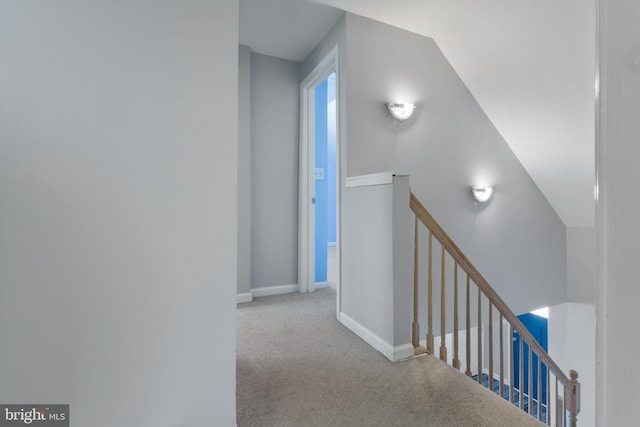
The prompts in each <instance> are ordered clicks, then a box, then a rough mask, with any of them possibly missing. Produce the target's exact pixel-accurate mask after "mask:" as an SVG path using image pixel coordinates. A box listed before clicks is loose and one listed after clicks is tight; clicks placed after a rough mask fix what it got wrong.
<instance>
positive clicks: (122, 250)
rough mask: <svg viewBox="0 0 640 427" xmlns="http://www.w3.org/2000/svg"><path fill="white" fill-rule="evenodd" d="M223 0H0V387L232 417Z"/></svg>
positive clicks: (232, 157) (79, 413)
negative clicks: (49, 0) (0, 361)
mask: <svg viewBox="0 0 640 427" xmlns="http://www.w3.org/2000/svg"><path fill="white" fill-rule="evenodd" d="M237 3H238V2H237V1H236V0H217V1H216V2H202V1H196V0H185V1H180V2H175V1H169V0H153V1H152V0H134V1H131V0H128V1H124V0H118V1H108V2H104V1H98V0H82V1H79V0H58V1H56V2H47V1H39V2H36V1H29V2H25V1H21V0H0V10H1V11H2V12H1V13H0V52H2V61H1V64H0V93H1V95H0V176H1V177H2V178H1V179H0V199H1V200H2V203H1V204H0V234H1V235H2V238H1V239H0V342H2V345H0V360H2V363H0V401H1V402H4V403H70V405H71V424H72V425H76V426H95V427H103V426H104V427H111V426H141V427H143V426H149V427H162V426H167V427H168V426H172V425H183V426H205V425H206V426H210V425H216V426H221V427H231V426H235V326H234V325H235V311H234V310H235V292H236V265H237V259H236V257H237V254H236V242H237V230H236V224H237V220H236V203H237V201H236V180H237V104H236V100H237V79H238V68H237V67H238V56H237V55H238V40H237V32H238V16H237V15H238V4H237ZM221 100H222V101H223V102H221Z"/></svg>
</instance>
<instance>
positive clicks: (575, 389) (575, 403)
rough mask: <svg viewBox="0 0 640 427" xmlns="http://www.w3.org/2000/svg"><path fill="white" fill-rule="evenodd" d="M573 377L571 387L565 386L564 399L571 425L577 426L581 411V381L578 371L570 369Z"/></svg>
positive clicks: (571, 426)
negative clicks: (579, 380)
mask: <svg viewBox="0 0 640 427" xmlns="http://www.w3.org/2000/svg"><path fill="white" fill-rule="evenodd" d="M569 376H570V377H571V387H565V389H564V390H565V391H564V392H565V396H564V401H565V402H566V403H565V404H566V405H567V407H566V409H567V411H569V426H570V427H577V425H578V413H580V383H579V382H578V373H577V372H576V371H574V370H573V369H572V370H571V371H569Z"/></svg>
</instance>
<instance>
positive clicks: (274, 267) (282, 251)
mask: <svg viewBox="0 0 640 427" xmlns="http://www.w3.org/2000/svg"><path fill="white" fill-rule="evenodd" d="M299 106H300V63H298V62H294V61H288V60H285V59H280V58H275V57H272V56H266V55H261V54H257V53H252V54H251V212H252V214H251V283H252V285H251V286H252V288H254V289H255V288H261V287H265V286H279V285H291V284H297V282H298V264H297V260H298V140H299V138H300V135H299V121H300V109H299V108H300V107H299Z"/></svg>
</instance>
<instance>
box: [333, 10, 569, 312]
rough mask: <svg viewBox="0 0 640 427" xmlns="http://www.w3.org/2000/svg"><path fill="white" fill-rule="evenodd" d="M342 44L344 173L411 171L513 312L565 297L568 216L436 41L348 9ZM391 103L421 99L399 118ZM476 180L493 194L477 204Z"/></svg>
mask: <svg viewBox="0 0 640 427" xmlns="http://www.w3.org/2000/svg"><path fill="white" fill-rule="evenodd" d="M345 50H346V69H347V75H346V81H347V86H346V92H347V93H346V99H347V104H346V110H347V111H346V120H347V121H346V127H347V130H346V133H347V135H346V145H347V173H348V175H349V176H353V175H361V174H368V173H375V172H380V171H386V170H397V171H402V172H408V173H409V174H410V182H411V188H412V191H413V192H414V193H415V194H416V195H417V196H418V198H420V199H421V200H422V202H423V203H424V204H425V206H426V207H427V209H429V210H430V212H431V213H432V215H433V216H434V217H435V218H436V220H437V221H438V222H439V223H440V224H441V225H442V226H443V228H444V229H445V230H446V231H447V232H448V233H449V235H451V237H452V238H453V240H454V241H455V242H456V243H457V244H458V245H459V246H460V247H461V249H462V250H463V251H464V252H465V254H466V255H467V256H468V258H469V259H470V260H471V262H473V263H474V264H475V265H476V267H477V268H478V269H479V271H480V272H482V274H483V275H484V276H485V277H486V278H487V279H488V281H489V282H490V283H491V284H492V286H493V287H494V288H495V289H496V290H497V291H498V293H499V294H500V295H501V296H502V297H503V299H504V300H505V301H506V302H507V303H508V304H509V305H510V306H511V307H512V309H513V310H514V311H515V312H516V313H525V312H528V311H530V310H531V309H535V308H539V307H541V306H548V305H554V304H558V303H561V302H564V301H566V298H567V286H566V278H567V276H566V228H565V226H564V224H563V223H562V221H561V220H560V218H559V217H558V215H557V214H556V213H555V211H554V210H553V209H552V207H551V206H550V205H549V203H548V201H547V200H546V199H545V197H544V196H543V195H542V193H541V192H540V190H539V189H538V187H537V186H536V185H535V183H534V182H533V180H532V179H531V177H530V176H529V175H528V174H527V173H526V171H525V169H524V168H523V167H522V165H521V164H520V162H519V161H518V159H517V158H516V157H515V155H514V154H513V152H512V151H511V150H510V149H509V146H508V145H507V144H506V142H505V141H504V139H503V138H502V136H501V135H500V134H499V132H498V131H497V130H496V129H495V127H494V126H493V124H492V123H491V121H490V120H489V119H488V118H487V116H486V114H485V113H484V111H483V110H482V108H481V107H480V106H479V105H478V103H477V102H476V100H475V99H474V97H473V96H472V94H471V93H470V92H469V90H468V89H467V88H466V86H465V85H464V83H463V82H462V81H461V79H460V78H459V76H458V75H457V74H456V72H455V70H454V69H453V68H452V67H451V65H450V64H449V63H448V62H447V59H446V58H445V57H444V55H443V54H442V52H441V51H440V49H439V48H438V46H437V44H436V43H435V42H434V41H433V40H432V39H430V38H427V37H423V36H420V35H417V34H414V33H411V32H408V31H405V30H402V29H399V28H396V27H392V26H389V25H386V24H383V23H380V22H377V21H373V20H370V19H367V18H363V17H360V16H357V15H353V14H347V15H346V49H345ZM389 101H414V102H416V103H417V104H418V107H417V110H416V113H415V114H414V116H413V117H412V118H410V119H409V120H407V121H405V122H401V123H399V122H397V121H395V120H394V119H393V118H392V117H391V116H390V115H389V113H388V111H387V110H386V108H385V105H384V104H385V102H389ZM471 185H493V186H495V187H496V193H495V194H494V196H493V198H492V199H491V201H490V202H489V203H487V204H486V205H485V206H478V205H476V204H475V202H474V200H473V199H472V196H471V193H470V190H469V187H470V186H471ZM344 262H347V260H345V261H344Z"/></svg>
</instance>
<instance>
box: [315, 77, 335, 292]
mask: <svg viewBox="0 0 640 427" xmlns="http://www.w3.org/2000/svg"><path fill="white" fill-rule="evenodd" d="M314 134H315V135H314V146H315V147H314V179H313V181H314V203H313V207H314V211H315V212H314V218H315V224H314V242H315V245H314V246H315V247H314V253H315V262H314V269H315V278H314V288H315V289H319V288H324V287H329V286H333V287H335V286H336V282H337V271H336V242H337V235H336V216H337V215H336V194H337V187H336V172H337V171H336V73H335V72H333V73H331V74H329V76H328V77H327V78H326V79H324V80H323V81H322V82H320V84H318V85H317V86H316V88H315V111H314Z"/></svg>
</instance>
